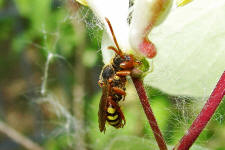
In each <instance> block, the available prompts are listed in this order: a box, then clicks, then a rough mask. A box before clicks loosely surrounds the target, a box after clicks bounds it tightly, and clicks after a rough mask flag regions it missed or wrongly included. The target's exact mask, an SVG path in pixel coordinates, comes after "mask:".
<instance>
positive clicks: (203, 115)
mask: <svg viewBox="0 0 225 150" xmlns="http://www.w3.org/2000/svg"><path fill="white" fill-rule="evenodd" d="M224 94H225V71H224V72H223V74H222V76H221V78H220V80H219V81H218V83H217V85H216V87H215V89H214V90H213V92H212V94H211V95H210V97H209V99H208V101H207V102H206V104H205V105H204V107H203V109H202V111H201V112H200V114H199V115H198V117H197V118H196V119H195V121H194V122H193V123H192V125H191V127H190V128H189V130H188V132H187V134H186V135H184V136H183V138H182V139H181V140H180V142H179V143H178V144H177V146H176V147H175V148H174V150H188V149H189V148H190V147H191V146H192V144H193V143H194V142H195V140H196V139H197V138H198V136H199V135H200V133H201V132H202V130H203V129H204V128H205V126H206V125H207V123H208V121H209V120H210V119H211V117H212V115H213V114H214V112H215V110H216V109H217V107H218V106H219V104H220V102H221V101H222V99H223V96H224Z"/></svg>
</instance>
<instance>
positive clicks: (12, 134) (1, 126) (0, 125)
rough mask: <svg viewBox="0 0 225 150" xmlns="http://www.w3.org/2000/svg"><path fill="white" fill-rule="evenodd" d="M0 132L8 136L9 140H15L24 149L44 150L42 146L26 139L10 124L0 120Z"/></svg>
mask: <svg viewBox="0 0 225 150" xmlns="http://www.w3.org/2000/svg"><path fill="white" fill-rule="evenodd" d="M0 132H1V133H3V134H5V135H7V136H8V137H9V138H11V139H12V140H14V141H15V142H16V143H18V144H20V145H22V146H23V147H24V148H26V149H28V150H44V149H43V148H42V147H41V146H40V145H38V144H37V143H35V142H33V141H32V140H30V139H29V138H27V137H25V136H24V135H22V134H21V133H19V132H18V131H16V130H15V129H13V128H12V127H10V126H9V125H8V124H6V123H4V122H3V121H1V120H0Z"/></svg>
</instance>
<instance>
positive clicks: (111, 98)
mask: <svg viewBox="0 0 225 150" xmlns="http://www.w3.org/2000/svg"><path fill="white" fill-rule="evenodd" d="M105 20H106V22H107V23H108V25H109V28H110V31H111V33H112V37H113V40H114V43H115V45H116V48H115V47H113V46H109V47H108V49H111V50H113V51H114V52H115V53H116V55H115V56H114V57H113V58H112V60H111V63H110V64H108V65H105V66H104V67H103V69H102V72H101V74H100V79H99V85H100V87H101V88H102V97H101V100H100V104H99V112H98V118H99V119H98V120H99V129H100V131H101V132H102V131H105V129H106V128H105V123H106V122H108V123H109V125H111V126H113V127H115V128H122V127H123V126H124V125H125V123H126V120H125V117H124V115H123V112H122V111H121V109H120V105H119V101H120V100H122V99H123V100H124V99H125V96H126V92H125V90H126V87H125V85H126V82H127V79H126V76H128V75H130V73H131V70H132V69H133V68H134V67H135V66H137V65H139V64H140V62H139V61H137V60H136V59H135V58H134V56H133V55H132V54H126V53H124V52H122V50H121V49H120V48H119V45H118V43H117V40H116V37H115V34H114V32H113V29H112V26H111V23H110V22H109V20H108V18H105Z"/></svg>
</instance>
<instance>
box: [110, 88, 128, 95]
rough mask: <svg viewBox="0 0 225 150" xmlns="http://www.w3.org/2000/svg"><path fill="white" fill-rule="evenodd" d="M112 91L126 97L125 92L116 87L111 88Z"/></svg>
mask: <svg viewBox="0 0 225 150" xmlns="http://www.w3.org/2000/svg"><path fill="white" fill-rule="evenodd" d="M112 90H113V91H115V92H116V93H117V94H120V95H126V92H125V91H124V90H122V89H120V88H118V87H112Z"/></svg>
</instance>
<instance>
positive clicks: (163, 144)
mask: <svg viewBox="0 0 225 150" xmlns="http://www.w3.org/2000/svg"><path fill="white" fill-rule="evenodd" d="M132 80H133V83H134V86H135V88H136V90H137V93H138V96H139V98H140V101H141V104H142V106H143V108H144V111H145V114H146V116H147V118H148V121H149V124H150V126H151V128H152V131H153V133H154V136H155V139H156V142H157V143H158V146H159V148H160V150H167V146H166V142H165V140H164V139H163V136H162V133H161V131H160V130H159V127H158V125H157V122H156V119H155V116H154V114H153V112H152V109H151V106H150V104H149V102H148V97H147V95H146V92H145V88H144V86H143V82H142V80H141V79H139V78H135V77H132Z"/></svg>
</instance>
